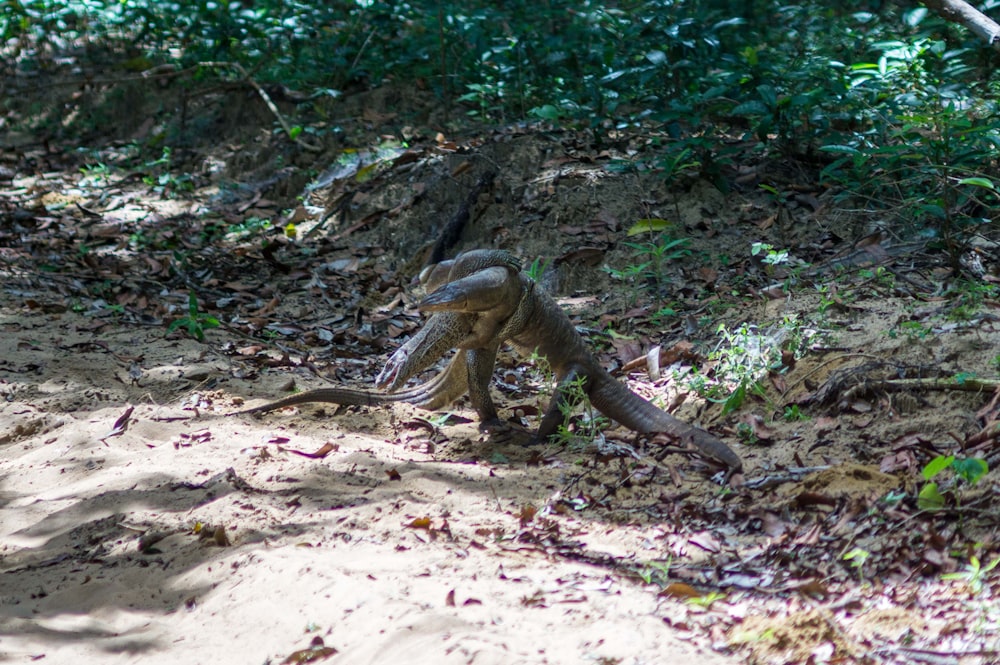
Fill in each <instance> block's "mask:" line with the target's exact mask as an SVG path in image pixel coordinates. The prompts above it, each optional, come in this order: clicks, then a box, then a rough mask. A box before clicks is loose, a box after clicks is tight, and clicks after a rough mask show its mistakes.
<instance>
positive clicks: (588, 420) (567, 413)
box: [553, 376, 611, 447]
mask: <svg viewBox="0 0 1000 665" xmlns="http://www.w3.org/2000/svg"><path fill="white" fill-rule="evenodd" d="M585 385H586V377H583V376H579V377H576V378H574V379H573V380H571V381H569V382H568V383H563V384H562V385H560V386H559V389H558V395H554V396H553V399H557V400H558V404H559V411H560V413H561V414H562V417H563V421H562V423H560V425H559V427H558V428H557V429H556V438H557V439H558V441H559V443H560V444H561V445H563V446H567V447H573V446H579V445H581V444H584V445H585V444H588V443H590V442H591V441H593V440H594V439H595V438H598V437H600V436H601V433H602V432H603V431H604V430H606V429H607V428H608V427H609V426H610V424H611V421H610V420H609V419H608V418H606V417H605V416H603V415H600V414H599V413H598V412H597V411H596V410H595V409H594V407H593V406H592V405H591V404H590V400H589V399H588V398H587V393H586V391H585V390H584V387H585ZM580 407H583V409H584V414H583V417H582V418H579V419H577V420H576V421H575V422H574V421H573V416H574V414H575V413H576V412H577V410H578V409H579V408H580Z"/></svg>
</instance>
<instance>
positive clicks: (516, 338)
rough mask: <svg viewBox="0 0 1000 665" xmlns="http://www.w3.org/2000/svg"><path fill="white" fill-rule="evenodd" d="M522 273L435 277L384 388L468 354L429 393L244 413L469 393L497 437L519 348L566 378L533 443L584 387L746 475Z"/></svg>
mask: <svg viewBox="0 0 1000 665" xmlns="http://www.w3.org/2000/svg"><path fill="white" fill-rule="evenodd" d="M516 264H517V262H516V260H515V259H514V258H513V257H512V255H510V254H509V253H508V252H506V251H503V250H472V251H469V252H464V253H463V254H460V255H459V256H458V257H456V259H454V260H453V261H452V262H451V263H448V262H444V264H442V265H441V266H439V267H433V268H431V269H430V272H429V274H428V276H427V281H426V283H427V284H428V286H429V287H430V288H433V287H434V286H437V288H436V289H434V290H433V291H431V293H430V295H428V296H427V297H426V298H424V299H423V300H422V301H421V302H420V303H419V305H418V307H419V308H420V309H421V310H422V311H426V312H432V313H433V314H432V316H431V317H430V319H429V320H428V323H427V324H426V325H425V326H424V328H423V329H422V330H421V331H420V333H418V334H417V335H415V336H414V337H413V338H412V339H411V340H410V341H409V342H407V343H406V344H404V345H403V346H402V347H400V348H399V349H398V350H397V351H396V353H394V354H393V355H392V356H391V357H390V359H389V361H388V362H387V363H386V367H385V368H384V369H383V370H382V372H381V373H380V374H379V378H378V380H377V385H379V386H384V387H387V388H388V389H389V390H390V391H391V390H395V389H397V388H398V387H399V386H401V385H402V383H404V382H405V381H406V380H407V379H408V378H409V377H411V376H413V375H414V374H416V373H417V372H419V371H421V370H422V369H424V368H426V367H427V366H429V365H430V363H432V362H433V361H434V360H436V359H437V358H439V357H441V355H442V354H443V353H444V352H445V351H443V350H442V349H445V348H454V347H457V348H458V349H459V353H458V354H456V356H455V357H454V358H453V359H452V361H451V363H450V364H449V365H448V367H447V368H446V369H445V371H444V372H443V373H442V374H441V375H439V376H438V377H436V378H435V379H433V380H432V381H430V382H428V383H427V384H424V385H423V386H417V387H416V388H412V389H409V390H407V391H404V392H397V393H390V394H388V395H379V394H375V393H365V392H363V391H349V390H343V389H339V388H319V389H317V390H311V391H308V392H304V393H300V394H298V395H291V396H289V397H286V398H284V399H282V400H278V401H276V402H271V403H269V404H264V405H262V406H260V407H256V408H253V409H250V410H248V411H246V412H244V413H260V412H264V411H271V410H274V409H277V408H282V407H284V406H291V405H293V404H303V403H308V402H333V403H338V404H382V403H386V402H397V401H406V402H410V403H413V404H417V405H418V406H424V405H427V404H438V403H439V402H440V401H441V400H447V401H451V400H452V399H455V398H457V397H458V396H460V395H461V394H462V392H465V389H467V390H468V392H469V397H470V401H471V402H472V406H473V408H474V409H475V410H476V413H477V415H478V417H479V420H480V426H481V427H482V428H483V429H487V430H491V429H496V428H498V427H503V426H504V425H503V423H502V422H501V421H500V418H499V417H498V414H497V410H496V407H495V405H494V404H493V400H492V398H491V397H490V395H489V382H490V378H491V377H492V374H493V368H494V365H495V362H496V354H497V351H498V350H499V348H500V345H501V344H502V343H503V342H505V341H509V342H510V343H512V344H513V346H514V347H515V349H517V350H518V352H519V353H521V354H525V355H527V354H531V353H532V352H536V353H537V354H538V355H540V356H544V357H545V358H546V359H547V360H548V362H549V365H550V366H551V368H552V370H553V372H554V373H555V377H556V382H557V387H556V390H555V392H554V394H553V398H552V401H551V402H550V404H549V406H548V408H547V409H546V411H545V414H544V416H543V417H542V421H541V423H540V425H539V427H538V430H537V432H536V433H535V434H534V436H533V437H532V442H537V441H544V440H546V439H548V437H550V436H551V435H552V434H554V433H555V432H556V429H557V428H558V426H559V424H560V423H561V422H562V421H563V412H562V409H561V408H560V407H561V405H562V404H564V403H565V401H566V399H567V397H568V395H569V392H570V390H571V389H572V386H574V385H575V384H579V385H581V386H582V388H583V392H584V393H585V394H586V395H587V396H588V398H589V399H590V402H591V404H592V405H593V406H594V408H596V409H597V410H598V411H600V412H601V413H603V414H604V415H606V416H608V417H609V418H611V419H613V420H615V421H617V422H619V423H620V424H622V425H624V426H625V427H627V428H629V429H631V430H633V431H636V432H639V433H643V434H646V433H654V432H665V433H667V434H670V435H671V436H674V437H676V438H677V439H679V440H680V441H681V442H683V443H685V444H689V445H691V446H693V447H694V448H695V449H697V450H698V451H700V452H701V453H702V454H704V455H706V456H708V457H710V458H712V459H714V460H716V461H717V462H721V463H722V464H725V465H726V466H727V467H729V469H730V470H731V471H733V472H738V471H740V470H742V468H743V463H742V460H740V458H739V456H738V455H736V453H734V452H733V451H732V450H731V449H730V448H729V446H727V445H726V444H725V443H723V442H722V441H720V440H719V439H717V438H716V437H715V436H713V435H712V434H710V433H709V432H707V431H705V430H703V429H701V428H698V427H695V426H693V425H690V424H688V423H685V422H683V421H681V420H679V419H677V418H675V417H674V416H672V415H670V414H669V413H667V412H666V411H663V410H662V409H660V408H658V407H656V406H654V405H653V404H652V403H651V402H649V401H648V400H646V399H644V398H642V397H640V396H639V395H637V394H635V393H634V392H632V391H631V390H629V389H628V388H627V387H626V386H624V385H623V384H621V383H619V382H618V381H617V380H616V379H615V378H614V377H612V376H611V374H609V373H608V372H607V370H605V369H604V368H603V367H602V366H601V364H600V363H598V362H597V359H596V358H595V357H594V356H593V354H591V353H590V351H589V349H588V348H587V345H586V342H585V341H584V339H583V338H582V337H581V336H580V334H579V333H578V332H577V330H576V328H575V327H574V326H573V324H572V322H571V321H570V320H569V317H568V316H566V313H565V312H563V310H562V308H560V307H559V305H558V304H557V303H556V302H555V300H553V299H552V298H551V297H550V296H549V295H548V294H546V293H545V292H544V291H543V290H541V289H538V288H536V285H535V282H534V281H533V280H532V279H531V278H530V277H528V276H527V275H525V274H523V273H521V272H519V271H518V270H516V269H515V268H514V266H515V265H516ZM445 274H447V276H445ZM438 284H440V286H438ZM487 305H488V306H487ZM418 338H419V339H418ZM463 369H464V372H463V371H462V370H463ZM463 378H464V385H463V381H462V380H463ZM460 388H461V392H459V389H460ZM445 403H447V402H445ZM430 408H434V407H430Z"/></svg>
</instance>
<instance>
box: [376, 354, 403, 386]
mask: <svg viewBox="0 0 1000 665" xmlns="http://www.w3.org/2000/svg"><path fill="white" fill-rule="evenodd" d="M408 360H409V354H408V353H406V351H405V350H404V349H402V348H400V349H397V350H396V352H395V353H394V354H392V357H390V358H389V360H388V361H387V362H386V363H385V367H383V368H382V371H381V372H379V373H378V376H376V377H375V387H376V388H381V389H383V390H385V391H386V392H390V393H392V392H396V391H397V390H399V388H400V384H401V383H402V381H401V380H400V378H401V377H402V376H403V375H404V372H403V370H404V369H405V368H406V363H407V361H408Z"/></svg>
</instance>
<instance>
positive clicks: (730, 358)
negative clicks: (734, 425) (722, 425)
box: [705, 323, 781, 414]
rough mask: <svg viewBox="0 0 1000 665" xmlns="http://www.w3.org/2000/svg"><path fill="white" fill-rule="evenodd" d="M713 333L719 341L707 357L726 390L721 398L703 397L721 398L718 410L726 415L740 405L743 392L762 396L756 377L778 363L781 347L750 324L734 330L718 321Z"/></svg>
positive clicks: (779, 363) (745, 394) (762, 391)
mask: <svg viewBox="0 0 1000 665" xmlns="http://www.w3.org/2000/svg"><path fill="white" fill-rule="evenodd" d="M717 332H718V334H719V336H720V337H721V338H722V341H721V343H720V345H719V348H717V349H716V350H715V351H713V352H712V353H710V354H709V355H708V357H709V360H712V361H714V362H715V378H716V380H717V381H718V382H719V383H721V384H724V385H726V386H728V387H729V391H728V394H727V396H726V397H725V399H724V400H719V399H713V398H712V397H710V396H708V395H705V396H706V397H707V398H708V399H711V400H712V401H722V402H723V408H722V412H723V414H727V413H730V412H731V411H734V410H736V409H738V408H740V407H741V406H742V405H743V402H744V401H745V400H746V398H747V395H749V394H756V395H759V396H763V395H764V388H763V386H762V385H761V384H760V379H761V378H762V377H763V376H764V375H766V374H767V373H768V372H769V371H771V370H774V369H777V368H778V367H780V366H781V349H780V348H778V347H777V346H775V345H774V344H772V343H771V342H770V341H769V340H768V339H767V337H766V336H765V335H762V334H761V333H760V332H759V331H758V330H757V328H756V327H755V326H752V325H750V324H746V323H744V324H742V325H741V326H740V327H739V328H737V329H735V330H729V329H728V328H727V327H726V325H725V324H720V325H719V328H718V331H717Z"/></svg>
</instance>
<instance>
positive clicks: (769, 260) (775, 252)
mask: <svg viewBox="0 0 1000 665" xmlns="http://www.w3.org/2000/svg"><path fill="white" fill-rule="evenodd" d="M750 254H751V255H752V256H757V255H759V254H763V256H762V257H761V259H760V262H761V263H763V264H764V265H765V266H767V268H768V273H769V274H770V272H771V271H773V269H774V268H775V267H777V266H780V265H784V264H786V263H788V250H787V249H775V248H774V246H773V245H770V244H769V243H766V242H755V243H753V244H752V245H750Z"/></svg>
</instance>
